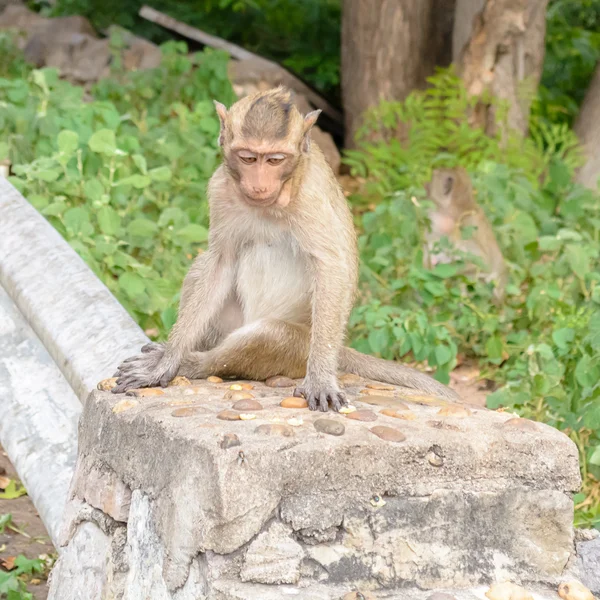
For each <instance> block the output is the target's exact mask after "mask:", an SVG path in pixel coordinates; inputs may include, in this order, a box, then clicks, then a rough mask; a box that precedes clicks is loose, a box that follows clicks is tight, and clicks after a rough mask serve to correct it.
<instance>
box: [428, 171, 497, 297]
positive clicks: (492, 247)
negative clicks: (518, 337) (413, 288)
mask: <svg viewBox="0 0 600 600" xmlns="http://www.w3.org/2000/svg"><path fill="white" fill-rule="evenodd" d="M426 190H427V193H428V196H429V197H430V198H431V200H433V202H434V204H435V207H434V208H433V209H432V210H430V211H429V214H428V216H429V220H430V222H431V230H430V231H429V232H428V233H427V234H426V236H425V245H424V251H423V259H424V264H425V266H426V267H427V268H431V267H434V266H435V265H436V264H440V263H448V262H452V260H453V259H452V257H449V256H448V255H447V254H445V253H444V252H435V251H434V246H435V244H436V243H437V242H439V241H440V240H441V239H442V238H444V237H447V238H448V240H449V242H450V243H451V244H452V245H453V246H454V247H455V248H456V249H457V250H459V251H461V252H465V253H469V254H472V255H474V256H477V257H479V258H480V259H481V260H482V262H483V264H484V266H485V269H486V272H485V273H481V272H480V269H479V268H478V267H477V265H471V266H469V267H467V268H466V269H465V274H468V275H474V276H480V277H481V278H482V279H483V280H484V281H488V282H490V281H493V282H494V283H495V287H494V292H493V295H494V301H495V303H496V304H501V303H502V302H503V301H504V292H505V288H506V283H507V281H508V269H507V267H506V263H505V262H504V257H503V256H502V252H501V251H500V247H499V246H498V242H497V240H496V237H495V236H494V231H493V229H492V226H491V225H490V223H489V221H488V220H487V218H486V216H485V213H484V212H483V209H482V208H481V207H480V206H479V205H478V204H477V203H476V201H475V194H474V192H473V186H472V184H471V179H470V177H469V175H468V173H467V172H466V171H465V170H464V169H463V168H454V169H436V170H434V172H433V176H432V178H431V181H430V182H429V184H428V185H427V186H426ZM462 227H474V228H475V229H474V231H473V233H472V236H471V238H470V239H463V238H462V234H461V228H462Z"/></svg>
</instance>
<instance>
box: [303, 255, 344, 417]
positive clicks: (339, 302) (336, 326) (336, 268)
mask: <svg viewBox="0 0 600 600" xmlns="http://www.w3.org/2000/svg"><path fill="white" fill-rule="evenodd" d="M311 260H312V265H313V269H314V290H313V299H312V327H311V339H310V349H309V356H308V363H307V367H306V377H305V379H304V381H303V382H302V385H301V386H299V387H298V388H297V389H296V391H295V392H294V394H295V395H302V396H304V397H305V398H306V400H307V401H308V403H309V407H310V408H311V410H315V409H316V408H317V407H318V408H319V409H320V410H322V411H327V410H328V408H329V402H331V405H332V408H333V409H334V410H339V409H340V408H341V407H342V406H343V405H344V404H346V396H345V394H344V393H343V392H342V391H341V390H340V388H339V386H338V382H337V369H338V357H339V352H340V348H341V347H342V344H343V341H344V335H345V331H346V324H347V321H348V316H349V313H350V309H351V306H352V294H353V291H354V282H353V281H352V278H353V273H352V266H351V265H349V264H348V257H347V256H338V255H337V253H335V252H332V251H325V252H323V253H319V254H316V255H313V256H312V257H311Z"/></svg>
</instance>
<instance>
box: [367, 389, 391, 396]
mask: <svg viewBox="0 0 600 600" xmlns="http://www.w3.org/2000/svg"><path fill="white" fill-rule="evenodd" d="M360 393H361V394H363V395H365V396H385V397H386V398H393V397H394V392H390V391H387V390H379V389H377V390H369V389H364V390H360Z"/></svg>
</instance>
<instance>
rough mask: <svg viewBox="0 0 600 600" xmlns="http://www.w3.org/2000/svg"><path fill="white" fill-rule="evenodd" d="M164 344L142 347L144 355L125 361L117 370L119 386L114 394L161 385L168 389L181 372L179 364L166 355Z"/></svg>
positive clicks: (116, 375) (152, 343)
mask: <svg viewBox="0 0 600 600" xmlns="http://www.w3.org/2000/svg"><path fill="white" fill-rule="evenodd" d="M165 349H166V347H165V345H164V344H156V343H154V342H151V343H149V344H146V345H145V346H143V347H142V354H138V355H136V356H132V357H131V358H127V359H126V360H124V361H123V362H122V363H121V364H120V365H119V368H118V369H117V372H116V373H115V375H114V377H117V385H116V386H115V387H114V388H113V389H112V392H113V394H122V393H123V392H126V391H127V390H133V389H138V388H145V387H154V386H157V385H161V386H162V387H166V386H167V385H168V384H169V382H170V381H171V380H172V379H173V378H174V377H175V376H176V375H177V372H178V371H179V362H178V361H176V360H173V358H172V357H169V356H168V355H167V354H166V353H165Z"/></svg>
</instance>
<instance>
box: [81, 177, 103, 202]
mask: <svg viewBox="0 0 600 600" xmlns="http://www.w3.org/2000/svg"><path fill="white" fill-rule="evenodd" d="M83 191H84V193H85V195H86V197H87V198H89V199H90V200H91V201H92V202H100V200H102V195H103V194H104V187H103V186H102V184H101V183H100V182H99V181H98V180H97V179H95V178H94V179H88V180H87V181H86V182H85V183H84V184H83Z"/></svg>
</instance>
